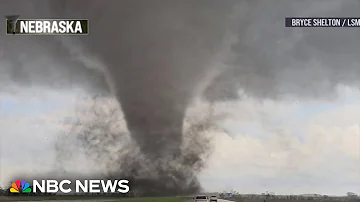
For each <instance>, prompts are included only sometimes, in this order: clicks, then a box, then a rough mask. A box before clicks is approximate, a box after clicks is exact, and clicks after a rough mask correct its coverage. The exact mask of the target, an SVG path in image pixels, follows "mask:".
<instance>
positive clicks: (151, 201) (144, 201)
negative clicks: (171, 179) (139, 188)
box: [0, 196, 191, 202]
mask: <svg viewBox="0 0 360 202" xmlns="http://www.w3.org/2000/svg"><path fill="white" fill-rule="evenodd" d="M0 201H1V202H3V201H4V202H7V201H9V202H10V201H18V202H20V201H26V202H31V201H43V202H45V201H46V202H53V201H54V202H55V201H57V202H59V201H64V202H70V201H77V202H81V201H84V202H101V201H103V202H191V198H187V197H172V198H170V197H159V198H110V197H107V198H99V197H92V198H91V197H89V198H85V197H76V196H68V197H56V196H48V197H46V196H43V197H2V196H0Z"/></svg>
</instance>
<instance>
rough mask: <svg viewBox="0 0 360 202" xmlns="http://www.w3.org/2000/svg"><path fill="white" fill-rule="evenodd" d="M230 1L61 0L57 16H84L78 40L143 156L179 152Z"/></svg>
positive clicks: (167, 155)
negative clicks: (100, 69) (102, 69)
mask: <svg viewBox="0 0 360 202" xmlns="http://www.w3.org/2000/svg"><path fill="white" fill-rule="evenodd" d="M230 5H231V4H230V2H228V3H225V2H220V1H216V0H210V1H209V0H200V1H189V0H186V1H167V0H154V1H124V0H123V1H111V0H110V1H106V2H100V1H85V0H77V1H61V2H57V1H56V2H55V1H54V2H51V4H50V7H51V9H52V10H53V11H54V13H56V14H57V15H58V16H61V17H67V18H69V17H74V18H75V17H76V18H86V19H89V21H90V26H91V27H90V34H89V35H88V36H86V37H78V40H79V41H81V42H82V44H83V45H84V46H85V47H86V48H87V50H89V51H90V52H91V53H92V54H94V55H96V56H98V57H99V58H100V59H101V60H102V61H103V62H104V63H105V65H106V67H107V68H106V72H107V75H108V80H109V82H110V85H111V86H113V92H114V93H115V95H116V98H117V99H118V101H119V103H120V104H121V108H122V110H123V112H124V115H125V119H126V122H127V126H128V129H129V130H130V132H131V136H132V138H133V140H134V141H135V142H136V143H137V144H138V145H139V147H140V149H141V152H142V153H143V154H145V155H146V156H147V157H148V158H149V159H152V160H156V159H164V158H173V157H176V156H179V155H180V146H181V144H182V128H183V119H184V113H185V110H186V108H187V105H188V103H189V101H190V100H191V98H192V95H193V89H194V88H195V87H196V86H197V84H198V82H199V81H200V80H201V78H202V76H203V74H204V72H205V70H206V68H207V66H208V65H209V62H210V60H211V57H213V56H214V54H216V52H218V51H219V47H220V45H221V41H222V37H223V34H224V33H225V30H226V24H227V23H226V20H227V16H228V15H227V14H226V13H227V11H230V10H231V9H230V8H231V7H230Z"/></svg>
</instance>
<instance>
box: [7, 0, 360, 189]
mask: <svg viewBox="0 0 360 202" xmlns="http://www.w3.org/2000/svg"><path fill="white" fill-rule="evenodd" d="M13 2H15V1H8V3H9V6H8V7H2V9H4V10H6V11H8V8H11V7H12V8H18V9H19V10H16V12H19V13H21V14H22V15H23V13H24V14H26V13H27V14H32V15H37V14H38V13H39V12H38V11H37V9H39V8H38V6H39V5H26V3H25V2H27V1H23V2H22V3H23V5H26V6H19V5H20V3H21V2H20V1H17V3H19V2H20V3H19V5H17V6H15V5H16V4H15V3H14V5H13V4H12V3H13ZM69 2H72V1H69ZM94 2H96V3H98V1H94ZM158 2H160V3H161V1H158ZM164 2H165V1H164ZM179 2H180V1H179ZM181 2H182V3H179V5H182V4H184V5H182V6H183V7H181V8H182V9H184V10H181V9H178V7H176V8H175V7H171V6H172V5H170V4H166V5H167V6H169V8H172V9H174V11H176V12H174V13H173V12H158V10H157V9H158V8H162V7H156V6H151V8H153V9H154V8H155V10H152V12H150V13H154V14H158V13H159V14H161V15H159V16H157V15H155V16H156V17H157V18H153V19H150V18H147V17H143V18H141V16H140V17H139V18H137V17H135V18H134V19H135V22H137V21H136V20H137V19H139V20H140V19H144V20H145V21H141V22H144V25H146V26H143V27H141V28H142V29H140V30H143V29H144V30H146V29H148V28H149V27H150V28H149V29H148V30H147V31H151V32H150V33H152V34H149V37H150V38H149V39H147V38H146V36H147V34H146V33H147V32H139V31H138V30H137V29H133V30H130V31H129V33H127V34H128V35H129V36H133V33H132V32H131V31H134V33H135V35H134V36H138V35H136V34H139V33H141V34H142V35H140V36H143V38H142V37H134V38H133V39H132V40H127V38H121V37H122V36H123V35H116V36H118V37H120V39H121V40H119V41H117V40H115V41H117V42H119V44H118V45H119V46H118V47H117V48H118V49H116V48H114V49H116V50H117V51H119V52H122V51H123V49H126V48H124V47H127V46H123V45H122V44H121V43H120V41H122V42H124V43H125V42H129V44H128V45H129V47H135V49H136V48H138V49H136V50H138V51H140V52H143V48H142V47H143V45H144V44H153V43H154V41H153V38H151V37H153V36H156V37H155V38H156V40H160V41H162V40H163V38H162V37H158V36H162V35H159V34H163V33H160V32H162V29H155V28H153V27H151V24H148V23H147V22H148V21H147V20H150V21H151V22H156V23H155V24H156V26H155V27H157V26H159V27H160V28H167V29H165V30H168V28H169V24H170V25H171V26H170V28H171V29H169V30H168V31H169V33H172V34H174V33H177V32H173V30H178V29H179V28H178V27H177V25H181V26H179V27H182V29H180V30H181V31H185V33H188V34H189V35H188V36H189V38H187V40H186V43H182V41H181V40H180V41H178V40H174V41H172V40H170V39H169V41H171V44H172V43H173V42H174V44H177V45H178V46H174V47H180V48H179V49H176V51H175V50H171V51H163V49H161V48H160V49H161V51H160V52H161V53H164V55H163V54H155V53H157V52H156V51H159V50H160V49H159V50H157V49H156V46H155V47H154V48H153V47H152V46H151V48H149V52H146V54H145V53H144V55H146V56H149V55H154V56H153V57H155V59H152V57H150V56H149V57H148V59H149V61H157V62H160V63H162V61H166V60H164V58H168V55H167V54H169V55H171V57H174V55H173V54H174V52H176V53H177V54H178V55H176V57H175V58H177V60H178V61H181V64H182V62H183V61H189V62H191V61H192V59H193V58H192V59H190V60H187V59H189V57H190V58H191V57H194V58H195V57H196V54H195V55H193V54H192V53H193V52H194V53H201V52H202V51H204V52H206V51H208V50H209V48H204V49H193V47H192V45H197V44H207V43H205V42H204V43H201V40H200V42H199V43H195V40H196V39H198V38H199V39H202V38H203V36H208V35H209V33H212V32H209V31H208V29H204V30H203V29H202V28H204V27H202V26H199V30H198V29H194V24H193V21H191V19H190V17H191V16H192V14H195V13H196V14H199V15H200V14H201V12H200V11H201V10H202V9H203V8H207V7H203V6H202V5H201V4H200V3H199V5H198V6H199V7H198V9H199V12H198V10H195V9H194V10H191V9H190V10H189V9H187V8H190V6H191V5H190V4H186V3H184V2H185V1H181ZM188 2H189V3H191V1H188ZM204 2H205V3H204ZM206 2H207V1H203V3H204V5H206V4H207V3H206ZM214 2H216V1H214ZM239 2H241V3H240V4H239V6H238V7H235V9H234V11H233V12H232V11H230V10H227V9H225V7H226V6H229V5H226V6H224V9H225V10H222V9H220V10H219V13H217V14H216V15H215V14H212V13H211V15H209V16H211V17H214V16H216V19H217V18H218V17H217V16H225V15H226V14H229V13H231V15H233V17H232V20H230V21H229V24H227V25H228V26H227V28H226V30H224V33H225V32H226V37H224V44H225V45H224V47H221V48H219V50H216V51H215V52H218V53H219V58H220V59H219V61H217V58H216V57H212V58H215V59H214V60H215V62H214V63H212V64H214V67H215V69H216V67H217V66H216V65H218V64H221V65H223V66H226V68H227V69H226V71H223V72H222V73H221V74H220V76H219V77H216V78H215V79H214V80H212V81H211V82H209V83H208V84H210V85H208V86H207V87H208V88H206V90H204V92H205V94H204V95H205V96H204V97H206V98H207V100H212V101H214V100H215V101H220V102H218V103H217V104H216V105H215V109H216V112H218V113H221V114H225V115H226V118H224V119H222V120H220V121H219V122H218V123H217V124H219V126H220V128H221V130H211V131H208V132H209V133H210V135H211V136H212V137H213V144H214V152H213V154H212V155H211V157H210V159H209V161H208V165H207V167H206V168H205V169H204V170H203V172H202V173H201V174H200V176H199V177H200V180H201V182H202V184H203V186H204V188H205V189H206V190H208V191H224V190H230V189H234V190H237V191H238V192H241V193H262V192H265V191H271V192H275V193H277V194H303V193H320V194H329V195H345V194H346V192H348V191H350V192H355V193H358V194H360V92H359V86H360V80H359V78H360V68H359V63H360V59H359V53H360V48H359V47H360V41H359V40H358V38H359V33H360V32H359V29H357V28H339V29H337V28H325V29H321V28H319V29H317V28H314V29H313V28H304V29H296V28H285V27H284V17H285V16H358V13H359V6H360V2H359V1H358V0H347V1H341V2H340V1H339V0H318V1H313V0H311V1H310V0H308V1H305V0H303V1H296V0H293V1H290V0H281V1H280V0H272V1H270V0H263V1H259V2H260V3H259V2H258V3H257V4H252V2H254V1H251V3H249V2H250V1H239ZM279 2H280V3H279ZM229 3H230V1H229ZM31 4H32V3H31ZM21 5H22V4H21ZM41 5H42V4H41ZM189 5H190V6H189ZM28 6H29V7H31V6H33V7H34V8H33V10H31V9H29V8H28ZM159 6H161V5H159ZM59 7H61V6H59ZM70 7H71V6H70ZM93 8H97V9H99V12H93V10H92V9H93ZM110 8H114V9H112V12H109V15H102V14H103V13H102V12H100V11H101V9H103V10H104V11H105V10H106V11H107V10H109V9H110ZM179 8H180V7H179ZM214 8H216V9H214V11H215V10H217V7H214ZM0 9H1V8H0ZM117 9H118V8H117V7H114V6H113V5H111V3H108V4H101V6H100V5H93V4H89V6H88V10H86V12H85V14H88V15H90V14H91V13H95V14H101V16H107V17H108V19H109V18H110V17H112V15H114V16H115V15H116V14H118V13H119V12H118V10H117ZM122 9H124V10H126V9H127V8H122ZM70 10H71V9H70ZM20 11H22V12H20ZM126 11H128V10H126ZM141 11H142V9H140V11H139V10H138V12H139V15H142V14H143V13H142V12H141ZM150 11H151V10H150ZM185 11H187V12H190V14H189V15H185V16H183V14H184V12H185ZM203 11H204V12H205V13H204V16H207V14H209V13H208V12H209V10H207V9H204V10H203ZM14 12H15V11H14ZM74 13H78V12H77V11H76V12H74ZM125 13H127V14H130V13H131V12H125ZM224 13H225V14H224ZM43 14H44V15H45V14H46V12H45V13H43ZM95 14H94V16H91V17H92V18H93V19H102V18H98V17H99V16H96V15H95ZM131 14H132V13H131ZM134 15H136V13H135V14H134ZM30 16H31V15H30ZM200 16H202V15H200ZM158 19H161V20H163V21H164V23H165V24H163V25H161V23H158ZM214 19H215V18H214ZM102 20H106V18H103V19H102ZM101 22H107V21H101ZM170 22H171V23H170ZM176 22H178V23H180V24H176ZM195 22H198V21H195ZM200 22H201V21H200ZM207 22H214V24H213V25H212V26H210V24H212V23H209V26H210V27H211V28H213V29H210V30H214V31H219V30H220V29H217V26H218V25H219V26H221V27H222V25H223V24H222V23H218V24H216V22H215V21H207ZM125 24H127V23H125ZM130 24H131V23H130ZM135 24H136V25H138V24H137V23H135ZM195 24H196V23H195ZM206 24H207V23H206ZM97 25H98V26H102V23H100V21H99V22H98V24H97ZM141 25H142V24H141ZM173 25H174V27H172V26H173ZM185 25H189V29H187V26H185ZM162 26H164V27H162ZM4 27H5V26H4ZM110 28H111V29H112V27H110ZM130 28H131V26H130ZM173 28H174V29H173ZM175 28H176V29H175ZM205 28H207V27H206V26H205ZM97 31H99V30H97ZM100 31H101V30H100ZM157 31H158V32H159V33H158V32H157ZM114 33H116V32H114ZM179 33H182V32H179ZM102 34H103V33H102V31H101V32H99V36H100V39H96V40H90V41H92V42H100V44H102V42H103V41H102V40H103V39H104V36H103V35H102ZM109 34H113V33H112V32H111V33H109ZM202 34H204V35H202ZM206 34H208V35H206ZM214 34H215V33H214ZM227 34H228V35H227ZM175 35H176V34H175ZM126 36H127V35H126ZM178 36H183V35H182V34H179V35H178ZM186 36H187V35H186ZM194 36H196V37H198V38H193V37H194ZM6 37H10V36H5V37H4V36H0V40H1V42H2V44H4V47H7V48H6V51H5V49H4V50H1V51H0V58H1V63H0V144H1V145H0V184H1V185H2V186H4V187H7V186H8V185H9V180H10V179H12V178H13V177H17V175H18V173H26V174H30V175H31V174H39V173H43V172H47V171H52V170H53V169H57V167H54V166H55V155H56V153H55V149H54V144H55V143H56V141H57V138H58V137H59V135H63V134H64V133H66V132H68V130H69V127H68V125H66V124H65V123H69V122H71V120H70V119H69V117H74V115H75V114H74V113H75V110H76V107H75V106H78V105H79V104H80V105H81V104H83V105H84V106H87V104H88V103H81V99H80V103H79V95H84V94H86V93H85V92H83V91H82V90H80V89H74V88H73V87H74V86H82V87H83V89H85V88H86V89H87V90H88V91H87V92H89V89H91V90H93V89H95V88H99V90H104V86H105V83H106V82H105V79H104V74H103V72H102V71H103V70H104V69H106V68H107V67H105V66H104V65H103V64H100V63H101V62H99V61H98V60H97V58H96V57H94V55H90V54H89V53H86V51H85V52H82V50H81V48H79V47H76V49H78V48H79V50H73V49H72V48H74V47H71V45H74V46H77V44H76V43H75V42H73V41H66V40H64V41H62V43H64V44H65V45H66V47H67V49H64V50H62V49H61V48H59V47H60V45H59V44H61V43H60V40H59V41H56V43H55V41H51V43H49V44H48V45H49V46H42V43H39V42H40V41H43V42H45V41H46V40H45V39H44V40H39V41H36V40H32V38H30V37H31V36H30V37H26V36H24V37H21V38H20V37H19V38H11V39H12V40H11V39H10V38H6ZM130 38H131V37H130ZM139 38H140V39H141V40H139V41H138V39H139ZM205 38H206V37H205ZM37 39H42V38H37ZM219 40H220V39H219ZM205 41H206V40H205ZM113 42H114V41H113V40H109V46H110V45H113V44H112V43H113ZM149 42H151V43H149ZM193 42H194V43H193ZM196 42H197V41H196ZM53 43H54V44H53ZM58 43H59V44H58ZM143 43H144V44H143ZM64 44H63V45H64ZM131 44H135V45H134V46H130V45H131ZM137 45H139V46H137ZM68 46H69V47H68ZM146 47H147V46H146ZM166 47H167V45H166ZM171 47H173V46H171ZM210 47H211V46H210ZM104 50H106V51H109V50H110V51H112V49H109V48H108V47H107V46H106V45H104ZM116 50H115V51H116ZM166 50H167V49H166ZM196 50H198V51H196ZM69 51H70V52H69ZM71 51H74V52H71ZM136 52H137V51H134V52H133V53H134V54H133V55H134V58H136V59H134V58H129V57H128V56H123V55H121V54H120V55H119V54H110V55H112V56H114V57H115V58H116V60H114V61H120V62H122V61H123V60H124V61H126V62H129V64H130V65H125V67H126V68H129V70H130V69H131V67H132V66H131V64H132V63H133V62H134V61H140V59H139V58H141V57H142V54H136ZM148 54H149V55H148ZM70 55H71V56H72V57H74V58H75V59H76V60H75V59H74V58H71V57H70ZM105 55H106V54H105ZM135 56H136V57H135ZM178 56H179V57H178ZM185 56H186V58H185ZM187 56H189V57H187ZM122 57H123V58H122ZM180 57H181V58H180ZM222 57H223V58H222ZM94 58H95V59H94ZM141 59H142V58H141ZM222 59H224V61H225V62H224V61H222ZM133 60H134V61H133ZM220 60H221V61H220ZM126 62H125V64H127V63H126ZM141 62H144V65H145V66H144V67H147V66H146V62H147V61H146V60H143V61H142V60H141ZM225 63H226V64H225ZM110 64H112V63H110ZM186 64H187V63H186ZM189 64H192V63H189ZM194 64H195V65H194V66H191V65H190V66H187V65H185V66H186V67H187V68H189V67H190V68H189V71H188V72H186V73H187V74H184V75H192V68H193V67H194V69H196V67H198V66H197V64H198V63H194ZM91 65H94V66H95V67H94V66H91ZM100 66H101V68H100ZM140 66H141V65H140ZM164 67H165V66H164ZM166 67H167V66H166ZM179 67H184V66H181V65H180V66H179ZM126 68H125V69H126ZM217 69H218V70H221V71H222V70H224V69H222V68H217ZM147 70H148V69H147ZM124 72H125V73H126V71H124ZM121 75H122V74H121ZM154 75H155V76H154ZM154 75H153V77H151V78H150V79H160V78H162V77H159V78H158V77H156V74H154ZM172 75H175V77H173V78H167V77H165V78H164V79H165V80H169V81H173V80H172V79H176V78H177V77H176V76H178V74H177V73H174V74H172ZM111 76H114V75H111ZM119 78H120V77H119ZM121 78H127V77H126V76H124V77H121ZM194 78H195V77H194ZM113 79H114V80H115V81H121V80H120V79H118V78H117V77H116V76H114V78H113ZM150 79H149V80H150ZM204 80H206V79H204ZM182 81H183V82H184V83H181V84H179V86H178V87H181V86H180V85H185V86H187V80H186V79H184V80H182ZM73 82H74V83H73ZM133 82H135V83H134V86H136V85H135V84H136V82H137V80H134V81H133ZM55 84H56V85H55ZM80 84H81V85H80ZM19 86H21V87H19ZM45 86H46V87H48V88H46V87H45ZM50 86H59V87H61V88H56V89H55V88H53V89H50V88H49V87H50ZM124 86H125V85H124ZM192 87H194V88H195V87H197V86H192ZM192 87H191V89H192ZM150 88H151V87H150ZM60 89H62V90H60ZM69 89H72V90H69ZM234 89H240V90H242V91H243V92H242V91H239V92H235V93H237V94H236V95H239V96H238V97H236V96H234V95H233V94H234V92H230V93H228V94H229V95H228V94H226V93H225V95H226V96H229V97H231V98H236V99H233V100H231V101H229V99H227V100H228V101H223V100H224V99H221V98H222V95H223V94H222V92H223V91H226V92H227V91H232V90H234ZM141 90H143V92H148V91H147V89H145V90H144V89H141ZM150 90H154V89H150ZM234 91H235V90H234ZM126 92H127V91H126ZM129 92H130V91H129ZM131 92H132V91H131ZM149 92H150V91H149ZM134 93H138V92H134ZM201 93H203V92H201ZM131 95H132V94H131ZM144 95H147V94H146V93H145V94H144ZM146 98H148V97H146ZM160 98H161V97H160V96H159V99H160ZM109 99H110V101H111V103H113V104H114V103H115V105H116V101H115V100H114V98H109ZM107 104H108V103H107ZM206 104H207V103H206V101H197V102H195V103H194V104H193V105H192V106H191V107H193V109H198V112H197V113H194V114H195V115H199V114H202V113H203V112H202V110H204V109H203V106H204V105H206ZM139 106H140V105H139ZM204 112H205V111H204ZM194 114H193V115H194ZM145 115H146V116H151V115H149V114H145ZM145 115H144V116H145ZM188 116H192V115H191V113H190V115H188ZM64 120H66V121H64ZM122 130H126V129H125V128H123V129H122ZM72 146H73V148H71V151H73V155H72V157H71V158H70V157H69V158H68V157H66V158H67V160H68V162H67V163H69V164H68V165H66V167H67V168H68V169H69V170H70V171H73V172H81V173H86V172H91V171H94V169H96V168H99V169H100V167H101V166H100V165H98V164H97V165H95V164H94V162H91V161H87V160H86V157H84V156H82V155H81V154H76V152H77V151H78V150H77V149H78V148H76V146H74V145H72Z"/></svg>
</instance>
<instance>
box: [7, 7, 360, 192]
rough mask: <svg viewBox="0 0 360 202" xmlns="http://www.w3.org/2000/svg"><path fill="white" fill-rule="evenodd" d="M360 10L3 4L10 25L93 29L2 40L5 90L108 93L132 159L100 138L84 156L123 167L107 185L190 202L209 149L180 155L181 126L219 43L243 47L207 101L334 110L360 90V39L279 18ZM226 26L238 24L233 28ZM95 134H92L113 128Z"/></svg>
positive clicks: (352, 32)
mask: <svg viewBox="0 0 360 202" xmlns="http://www.w3.org/2000/svg"><path fill="white" fill-rule="evenodd" d="M235 5H236V6H235ZM359 8H360V2H359V1H357V0H347V1H338V0H315V1H314V0H311V1H310V0H302V1H299V0H261V1H257V0H253V1H245V0H243V1H241V0H238V1H230V0H222V1H221V0H196V1H195V0H148V1H146V0H143V1H141V0H107V1H100V0H62V1H56V0H31V1H30V0H3V1H2V2H1V6H0V10H1V12H2V13H4V14H9V15H11V14H18V15H21V17H23V18H86V19H89V20H90V34H89V35H88V36H79V37H75V36H69V37H51V36H3V35H1V36H0V43H1V45H2V46H1V47H2V49H1V67H0V71H1V72H0V82H1V83H0V84H4V85H5V84H6V85H10V84H11V85H18V86H22V87H28V86H47V87H51V88H53V89H56V88H57V89H59V88H65V89H69V88H74V87H80V88H84V89H86V90H87V91H88V92H89V93H93V94H104V95H106V96H108V95H109V94H110V93H112V94H113V95H115V97H116V100H117V102H118V103H119V104H120V106H121V109H122V112H123V116H124V118H125V121H126V125H127V128H128V129H129V133H130V139H131V141H130V142H129V144H128V145H129V147H131V149H129V150H128V152H123V153H118V152H112V151H110V150H108V148H109V147H110V146H111V145H112V144H113V143H114V142H117V139H116V138H110V137H113V136H114V135H108V136H105V137H104V134H101V133H98V134H97V137H98V138H108V139H105V140H103V141H102V142H103V143H104V144H92V143H91V142H93V141H92V140H91V139H90V140H91V141H90V140H88V139H86V138H82V139H81V138H80V139H81V142H82V143H84V144H85V145H84V146H86V147H89V148H90V151H92V155H94V154H95V153H96V154H104V153H105V154H107V155H106V156H117V157H116V158H114V159H115V160H114V161H112V162H113V164H107V166H108V170H109V174H108V176H113V177H123V176H129V177H130V178H132V179H134V184H135V185H136V186H138V187H139V189H141V190H142V191H143V192H147V193H148V195H151V194H153V195H165V194H189V193H192V192H195V191H197V190H199V189H200V186H199V183H198V182H197V179H196V174H197V172H198V170H201V168H202V167H203V166H204V162H203V161H202V160H200V159H201V158H200V156H201V155H202V154H204V153H207V152H206V151H208V148H206V147H205V148H202V146H201V145H206V144H205V143H206V142H208V141H207V140H203V141H202V143H204V144H197V143H196V144H195V143H194V144H193V145H190V146H188V147H185V148H188V150H187V149H180V148H181V146H182V145H183V144H184V134H185V133H186V132H184V131H183V123H184V116H185V112H186V109H187V106H188V104H189V103H190V101H191V98H192V96H193V94H194V92H193V91H194V89H195V88H196V87H197V85H198V84H199V82H200V81H201V79H202V78H203V77H204V75H205V73H206V72H207V70H209V68H210V65H209V62H210V60H211V59H212V58H213V57H214V56H215V54H216V53H218V52H219V51H220V49H221V45H222V42H223V39H224V38H223V37H224V34H225V33H226V32H227V31H229V29H231V30H233V31H232V35H233V36H234V37H235V38H236V39H237V42H236V43H234V44H233V45H232V47H231V54H230V55H229V58H228V61H227V66H228V68H227V69H226V70H225V71H224V72H223V73H221V74H220V75H219V76H218V77H216V78H215V79H214V80H213V81H212V82H211V83H210V85H209V86H208V88H207V89H206V91H205V94H204V96H205V97H206V98H207V99H208V100H210V101H219V100H229V99H238V98H239V95H238V93H237V91H238V90H239V89H241V90H244V91H245V93H246V94H248V95H250V96H254V97H258V98H271V99H279V98H281V96H284V95H294V96H298V97H312V98H314V97H315V98H319V97H322V98H328V97H331V96H333V95H334V89H335V88H336V87H337V86H338V85H339V84H343V85H349V86H355V87H358V86H359V75H360V68H359V62H360V61H359V60H360V57H359V54H360V48H359V47H360V46H359V45H360V41H359V40H358V36H359V34H360V31H359V29H357V28H285V27H284V18H285V17H287V16H314V17H315V16H319V17H321V16H355V17H356V16H359V15H360V13H359ZM234 13H235V14H236V15H232V14H234ZM230 15H232V16H233V17H234V16H235V18H236V19H235V20H234V19H232V20H231V22H232V23H229V21H228V20H229V19H228V17H229V16H230ZM4 22H5V20H4V21H1V26H0V29H1V30H0V31H1V32H2V33H5V30H3V29H4V28H5V25H4ZM234 22H235V23H234ZM225 40H227V39H226V38H225ZM78 48H80V50H78ZM6 89H8V88H5V90H6ZM95 114H96V113H95ZM95 120H96V119H95ZM100 120H101V119H100ZM115 120H117V119H115ZM80 123H81V122H80ZM95 123H97V122H96V121H95V122H93V124H94V125H93V126H91V127H87V128H88V129H89V128H90V129H94V128H101V129H102V130H100V131H106V130H107V129H106V126H108V127H110V126H109V125H107V122H105V123H104V124H103V125H100V126H99V125H96V124H95ZM90 125H91V124H90ZM204 128H206V127H204V126H201V127H200V126H196V127H195V129H194V130H195V131H196V130H200V131H202V130H204ZM90 131H91V130H90ZM81 133H82V134H83V133H86V130H85V131H84V130H83V131H82V132H81ZM115 136H122V135H121V134H117V135H115ZM81 137H82V136H81ZM95 140H96V138H95ZM118 141H121V140H118ZM95 142H96V141H95ZM131 142H133V143H134V145H137V146H136V148H138V149H139V151H136V149H134V148H135V146H132V145H133V144H131ZM190 142H199V141H190ZM200 142H201V141H200ZM105 143H106V144H105ZM193 148H201V149H200V150H197V151H192V150H191V149H193ZM186 151H187V152H188V153H186ZM100 156H101V155H100ZM138 156H140V157H141V158H140V157H138ZM100 159H101V158H100ZM173 159H175V161H174V160H173ZM131 160H132V161H131ZM167 162H175V163H170V164H168V163H167ZM199 162H200V163H199ZM174 164H175V165H174ZM177 165H182V167H181V166H180V167H179V166H177ZM148 168H149V169H150V168H151V169H150V170H151V171H154V172H147V171H148V170H149V169H148ZM110 171H111V172H110ZM155 171H157V172H155ZM149 173H150V174H149ZM139 176H140V177H139ZM180 179H181V180H180ZM151 188H154V189H151Z"/></svg>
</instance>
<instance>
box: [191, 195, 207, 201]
mask: <svg viewBox="0 0 360 202" xmlns="http://www.w3.org/2000/svg"><path fill="white" fill-rule="evenodd" d="M194 202H210V201H209V197H208V196H205V195H198V196H196V197H195V198H194Z"/></svg>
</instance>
